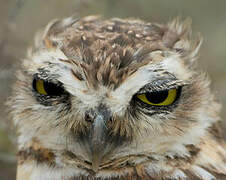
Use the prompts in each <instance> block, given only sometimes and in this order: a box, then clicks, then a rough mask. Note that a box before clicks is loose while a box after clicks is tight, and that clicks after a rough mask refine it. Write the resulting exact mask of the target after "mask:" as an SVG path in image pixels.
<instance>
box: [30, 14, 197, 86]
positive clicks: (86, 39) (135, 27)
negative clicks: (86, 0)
mask: <svg viewBox="0 0 226 180" xmlns="http://www.w3.org/2000/svg"><path fill="white" fill-rule="evenodd" d="M200 44H201V41H200V39H198V40H197V41H195V42H194V43H193V42H192V41H191V28H190V21H185V22H183V23H181V22H180V21H179V19H176V20H174V21H172V22H171V23H169V24H166V25H162V24H155V23H145V22H143V21H140V20H133V19H125V20H121V19H117V18H113V19H110V20H103V19H101V18H99V17H97V16H89V17H85V18H81V19H73V18H66V19H63V20H55V21H53V22H52V23H50V24H49V25H48V26H47V28H46V30H45V31H44V33H43V35H42V36H41V38H39V43H36V47H35V48H34V51H35V52H36V53H38V52H40V51H43V49H45V51H47V52H48V51H49V52H53V51H55V52H57V53H56V54H57V55H56V54H55V58H52V60H51V58H49V59H48V57H43V58H46V60H47V61H48V60H49V61H54V60H56V61H60V60H63V61H64V63H66V64H70V66H71V67H72V68H71V71H72V73H73V75H74V76H75V78H77V79H79V80H83V79H85V80H86V81H87V82H88V85H89V86H90V87H92V88H94V89H97V88H98V86H99V85H104V86H108V87H111V88H113V89H115V88H117V87H119V85H120V84H122V83H123V82H124V81H125V79H127V78H128V77H129V76H131V75H132V74H134V73H135V72H136V71H137V70H138V69H139V68H141V67H142V66H145V65H147V64H150V63H153V64H155V63H162V65H163V67H165V68H168V69H169V71H171V73H175V71H176V69H177V70H178V69H179V68H178V67H180V68H181V67H182V68H181V69H182V71H181V72H178V73H177V75H178V76H181V75H182V74H183V73H184V71H183V69H186V66H185V65H186V64H189V63H191V62H192V61H193V59H194V58H195V56H196V54H197V51H198V49H199V47H200ZM46 54H48V55H49V56H54V53H52V55H51V53H46ZM168 54H170V56H169V55H168ZM172 54H173V55H172ZM38 61H40V60H37V62H38ZM179 61H181V62H179ZM182 61H184V62H182ZM183 65H184V66H183ZM73 67H74V68H73ZM181 77H182V76H181ZM186 78H188V75H184V77H182V79H186Z"/></svg>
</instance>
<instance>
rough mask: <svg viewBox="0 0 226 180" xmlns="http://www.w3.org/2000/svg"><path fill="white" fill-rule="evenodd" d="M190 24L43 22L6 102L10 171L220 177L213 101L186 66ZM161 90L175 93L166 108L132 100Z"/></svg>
mask: <svg viewBox="0 0 226 180" xmlns="http://www.w3.org/2000/svg"><path fill="white" fill-rule="evenodd" d="M190 24H191V23H190V20H186V21H185V22H180V20H179V19H175V20H174V21H172V22H170V23H168V24H157V23H146V22H143V21H141V20H135V19H124V20H123V19H118V18H113V19H110V20H103V19H102V18H100V17H97V16H88V17H85V18H81V19H74V18H67V19H63V20H55V21H53V22H51V23H50V24H49V25H48V26H47V27H46V29H45V30H44V31H43V32H42V33H39V34H38V35H37V37H36V39H35V44H34V46H33V47H32V48H31V49H30V50H29V53H28V56H27V58H26V59H24V60H23V64H22V67H21V69H20V70H19V71H18V72H17V78H18V80H17V82H16V84H15V86H14V94H13V96H12V98H11V100H10V101H9V103H8V104H9V106H10V108H11V110H12V116H13V120H14V124H15V126H16V127H17V132H18V171H17V179H18V180H28V179H29V180H39V179H43V180H52V179H54V180H60V179H64V180H77V179H80V180H85V179H86V180H95V179H96V180H113V179H115V180H116V179H133V180H136V179H153V180H167V179H168V180H171V179H172V180H185V179H188V180H190V179H192V180H193V179H194V180H195V179H200V180H211V179H222V180H223V179H226V150H225V143H224V142H223V139H222V138H221V136H220V132H219V130H220V128H219V116H218V114H219V109H220V105H219V104H218V103H217V102H216V101H215V98H214V96H213V95H212V94H211V92H210V90H209V81H208V80H207V78H206V77H205V75H204V74H203V73H201V72H200V71H197V70H196V66H195V65H194V61H195V59H196V58H197V53H198V50H199V48H200V45H201V38H199V37H198V38H197V40H192V37H191V27H190ZM42 83H43V84H44V85H45V86H49V87H48V88H49V89H48V91H47V93H46V92H45V90H43V89H42V86H44V85H43V84H42ZM51 88H52V89H54V88H55V89H54V91H52V89H51ZM169 90H176V93H177V95H176V97H175V100H173V101H172V102H171V103H169V105H167V106H165V105H161V106H155V105H150V104H148V103H144V102H142V100H141V99H139V98H140V97H143V96H142V94H143V95H144V94H145V93H146V94H148V93H149V95H150V92H152V93H153V92H155V93H159V92H162V93H163V92H167V93H168V94H169ZM172 93H173V91H172ZM53 94H54V95H53ZM163 94H164V93H163ZM139 95H140V96H139ZM152 95H153V94H152Z"/></svg>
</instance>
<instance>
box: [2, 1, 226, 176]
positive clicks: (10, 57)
mask: <svg viewBox="0 0 226 180" xmlns="http://www.w3.org/2000/svg"><path fill="white" fill-rule="evenodd" d="M225 9H226V1H225V0H216V1H213V0H189V1H188V0H187V1H185V0H184V1H182V0H158V1H156V0H17V1H16V0H0V179H3V180H4V179H6V180H10V179H15V170H16V158H15V156H14V155H15V153H16V148H15V135H14V134H13V129H12V128H11V126H10V118H9V117H8V113H7V111H6V107H5V105H4V102H5V101H6V99H7V97H8V96H9V95H10V93H11V85H12V82H13V81H14V79H15V78H14V71H15V69H16V67H17V66H18V65H19V64H20V61H19V59H22V58H24V57H25V53H26V48H27V47H28V46H29V45H31V44H32V38H33V37H34V34H35V32H37V30H39V29H40V28H41V27H43V26H45V25H46V24H47V23H48V22H49V21H50V20H52V19H54V18H62V17H67V16H70V15H75V16H78V17H79V16H80V17H82V16H85V15H91V14H100V15H102V16H103V17H106V18H107V17H135V18H140V19H144V20H146V21H150V22H167V21H168V20H170V19H173V18H174V17H176V16H181V17H183V18H186V17H191V18H192V19H193V31H194V34H197V32H201V34H202V36H203V37H204V43H203V46H202V48H201V52H200V59H199V65H200V67H201V68H202V69H203V70H204V71H206V72H208V75H209V76H210V78H211V79H212V84H211V88H212V91H213V92H214V93H215V94H216V96H217V99H218V100H219V101H220V102H222V104H223V108H222V113H221V117H222V120H223V129H224V131H223V132H224V137H226V133H225V130H226V121H225V119H226V93H225V90H226V82H225V79H226V78H225V77H226V60H225V57H226V10H225Z"/></svg>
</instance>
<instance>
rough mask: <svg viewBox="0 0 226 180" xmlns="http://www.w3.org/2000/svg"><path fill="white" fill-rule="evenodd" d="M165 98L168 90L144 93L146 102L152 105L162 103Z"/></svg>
mask: <svg viewBox="0 0 226 180" xmlns="http://www.w3.org/2000/svg"><path fill="white" fill-rule="evenodd" d="M167 97H168V90H166V91H158V92H150V93H146V98H147V100H148V101H150V102H151V103H154V104H159V103H162V102H163V101H165V100H166V98H167Z"/></svg>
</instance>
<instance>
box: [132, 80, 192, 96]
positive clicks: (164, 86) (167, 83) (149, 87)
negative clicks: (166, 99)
mask: <svg viewBox="0 0 226 180" xmlns="http://www.w3.org/2000/svg"><path fill="white" fill-rule="evenodd" d="M187 84H188V83H187V82H184V81H182V80H177V79H174V80H169V79H163V80H156V81H153V82H151V83H148V84H146V85H145V86H143V87H142V88H141V89H140V90H139V91H138V92H137V93H136V94H144V93H147V92H158V91H165V90H170V89H177V88H180V87H183V86H185V85H187Z"/></svg>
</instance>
